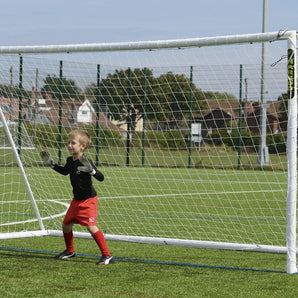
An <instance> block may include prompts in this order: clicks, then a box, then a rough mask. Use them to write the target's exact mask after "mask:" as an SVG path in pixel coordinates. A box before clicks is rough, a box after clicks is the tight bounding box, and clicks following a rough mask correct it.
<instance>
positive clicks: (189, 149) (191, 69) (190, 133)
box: [188, 66, 193, 167]
mask: <svg viewBox="0 0 298 298" xmlns="http://www.w3.org/2000/svg"><path fill="white" fill-rule="evenodd" d="M192 82H193V67H192V66H191V67H190V98H189V142H188V166H189V167H191V146H192V106H193V83H192Z"/></svg>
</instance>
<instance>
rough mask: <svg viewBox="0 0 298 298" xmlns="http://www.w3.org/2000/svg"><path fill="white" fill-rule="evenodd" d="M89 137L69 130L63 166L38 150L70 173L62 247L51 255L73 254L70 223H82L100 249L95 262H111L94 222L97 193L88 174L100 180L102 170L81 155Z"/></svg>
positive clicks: (65, 173) (88, 142)
mask: <svg viewBox="0 0 298 298" xmlns="http://www.w3.org/2000/svg"><path fill="white" fill-rule="evenodd" d="M90 142H91V139H90V136H89V134H88V133H87V132H86V131H85V130H73V131H71V132H70V133H69V135H68V151H69V153H70V154H71V155H72V156H69V157H68V158H67V160H66V164H65V166H59V165H56V164H55V163H54V161H53V159H52V158H51V156H50V155H49V153H47V152H45V151H42V152H41V153H40V155H41V157H42V159H43V161H44V163H45V164H48V165H50V166H51V168H52V169H54V170H55V171H56V172H58V173H60V174H62V175H68V174H69V175H70V182H71V185H72V189H73V195H74V197H73V199H72V202H71V204H70V206H69V208H68V210H67V213H66V215H65V218H64V220H63V224H62V229H63V236H64V241H65V245H66V250H64V251H63V252H61V253H60V254H59V255H57V256H55V258H56V259H67V258H73V257H75V255H76V254H75V252H74V247H73V232H72V227H73V225H74V224H80V225H82V226H86V227H87V230H88V231H89V232H90V234H91V235H92V237H93V238H94V240H95V242H96V243H97V245H98V247H99V249H100V251H101V255H102V256H101V258H100V260H99V261H98V262H97V263H96V264H97V265H107V264H111V263H114V258H113V257H112V255H111V254H110V252H109V250H108V247H107V244H106V241H105V238H104V235H103V233H102V232H101V230H100V229H98V227H97V224H96V218H97V200H98V198H97V193H96V191H95V189H94V187H93V185H92V179H91V178H92V176H93V177H94V178H95V179H97V180H98V181H103V180H104V176H103V174H102V173H101V172H100V171H98V170H97V168H96V167H95V165H94V164H93V162H92V161H91V160H89V159H87V158H86V157H85V156H84V151H85V150H86V149H87V148H88V146H89V145H90Z"/></svg>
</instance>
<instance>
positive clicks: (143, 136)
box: [142, 67, 147, 167]
mask: <svg viewBox="0 0 298 298" xmlns="http://www.w3.org/2000/svg"><path fill="white" fill-rule="evenodd" d="M146 107H147V68H146V67H145V68H144V98H143V133H142V167H143V166H144V165H145V139H146V132H145V131H146Z"/></svg>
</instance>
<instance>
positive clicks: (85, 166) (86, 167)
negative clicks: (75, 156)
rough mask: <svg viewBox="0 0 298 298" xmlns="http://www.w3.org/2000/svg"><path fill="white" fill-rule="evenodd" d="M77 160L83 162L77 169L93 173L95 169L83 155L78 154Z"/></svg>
mask: <svg viewBox="0 0 298 298" xmlns="http://www.w3.org/2000/svg"><path fill="white" fill-rule="evenodd" d="M79 161H80V162H81V163H82V164H83V166H79V167H78V171H80V172H85V173H89V174H90V175H92V176H93V175H94V174H95V173H96V171H95V170H94V169H93V167H92V165H91V163H90V161H89V160H88V158H87V157H86V156H85V155H82V156H80V158H79Z"/></svg>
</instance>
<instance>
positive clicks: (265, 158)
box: [257, 0, 269, 165]
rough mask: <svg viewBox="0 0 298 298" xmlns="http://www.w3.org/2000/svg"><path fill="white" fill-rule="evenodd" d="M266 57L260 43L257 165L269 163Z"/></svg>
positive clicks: (265, 52) (263, 45)
mask: <svg viewBox="0 0 298 298" xmlns="http://www.w3.org/2000/svg"><path fill="white" fill-rule="evenodd" d="M267 7H268V5H267V0H263V33H265V32H267ZM266 55H267V44H266V43H265V42H263V43H262V66H261V112H260V145H259V152H258V161H257V163H258V164H259V165H266V164H268V163H269V153H268V147H267V146H266V127H267V108H268V104H267V102H266Z"/></svg>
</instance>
